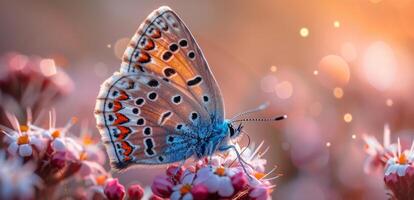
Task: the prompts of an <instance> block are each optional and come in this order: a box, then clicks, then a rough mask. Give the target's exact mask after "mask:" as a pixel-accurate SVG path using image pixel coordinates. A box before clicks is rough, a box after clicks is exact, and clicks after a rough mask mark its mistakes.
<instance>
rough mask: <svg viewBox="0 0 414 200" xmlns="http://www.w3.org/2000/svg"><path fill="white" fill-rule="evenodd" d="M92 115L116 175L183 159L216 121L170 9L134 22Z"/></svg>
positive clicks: (219, 115) (213, 93) (189, 42)
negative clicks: (130, 168)
mask: <svg viewBox="0 0 414 200" xmlns="http://www.w3.org/2000/svg"><path fill="white" fill-rule="evenodd" d="M95 115H96V119H97V126H98V128H99V130H100V132H101V135H102V140H103V141H104V143H105V144H106V148H107V152H108V154H109V157H110V159H111V163H112V166H114V167H115V168H118V169H125V168H127V167H128V166H130V165H133V164H165V163H172V162H177V161H181V160H185V159H187V158H188V157H190V156H191V155H193V154H194V148H195V146H196V145H197V142H199V141H200V140H199V138H203V137H206V135H207V134H210V133H211V129H213V127H214V125H215V124H222V123H223V120H224V119H223V105H222V99H221V95H220V91H219V88H218V86H217V83H216V81H215V79H214V77H213V75H212V74H211V71H210V69H209V67H208V65H207V62H206V61H205V58H204V56H203V54H202V52H201V50H200V49H199V47H198V45H197V43H196V42H195V40H194V39H193V37H192V35H191V33H190V32H189V30H188V29H187V28H186V26H185V25H184V23H183V22H182V21H181V20H180V18H179V17H178V16H177V15H176V14H175V13H174V12H173V11H172V10H171V9H170V8H168V7H160V8H159V9H157V10H155V11H153V12H152V13H151V14H150V15H149V16H148V17H147V19H146V20H145V21H144V23H143V24H141V26H140V27H139V29H138V31H137V33H136V34H135V35H134V36H133V37H132V39H131V42H130V44H129V45H128V47H127V49H126V51H125V53H124V56H123V60H122V64H121V69H120V72H115V74H114V75H113V76H112V77H110V78H109V79H108V80H106V81H105V82H104V83H103V84H102V86H101V90H100V93H99V95H98V98H97V103H96V107H95Z"/></svg>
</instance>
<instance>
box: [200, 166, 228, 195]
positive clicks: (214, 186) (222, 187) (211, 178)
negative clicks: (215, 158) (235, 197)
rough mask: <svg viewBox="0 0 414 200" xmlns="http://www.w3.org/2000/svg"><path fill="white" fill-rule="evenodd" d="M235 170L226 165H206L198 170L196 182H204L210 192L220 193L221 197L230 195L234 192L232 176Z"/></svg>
mask: <svg viewBox="0 0 414 200" xmlns="http://www.w3.org/2000/svg"><path fill="white" fill-rule="evenodd" d="M233 175H234V172H233V171H232V170H231V169H230V168H226V167H222V166H219V167H211V168H210V167H204V168H202V169H200V170H198V172H197V178H196V179H195V180H194V184H200V183H201V184H203V185H205V186H206V187H207V189H208V191H209V192H210V193H216V192H217V193H218V194H219V195H220V196H221V197H229V196H231V195H232V194H233V193H234V187H233V185H232V181H231V176H233Z"/></svg>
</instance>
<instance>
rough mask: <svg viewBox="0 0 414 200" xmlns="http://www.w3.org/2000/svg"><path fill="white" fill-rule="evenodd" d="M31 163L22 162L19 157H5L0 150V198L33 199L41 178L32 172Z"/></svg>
mask: <svg viewBox="0 0 414 200" xmlns="http://www.w3.org/2000/svg"><path fill="white" fill-rule="evenodd" d="M34 171H35V165H33V163H27V164H23V162H22V159H21V158H19V157H14V158H9V159H7V158H6V154H5V153H4V152H3V151H0V199H34V198H35V196H36V193H35V191H36V189H40V188H41V187H42V180H41V179H40V178H39V177H38V176H37V175H36V174H35V173H34Z"/></svg>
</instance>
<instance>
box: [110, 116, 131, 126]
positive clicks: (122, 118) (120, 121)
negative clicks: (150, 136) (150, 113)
mask: <svg viewBox="0 0 414 200" xmlns="http://www.w3.org/2000/svg"><path fill="white" fill-rule="evenodd" d="M115 116H116V120H115V121H114V123H113V125H119V124H124V123H127V122H129V118H128V117H126V116H125V115H123V114H121V113H115Z"/></svg>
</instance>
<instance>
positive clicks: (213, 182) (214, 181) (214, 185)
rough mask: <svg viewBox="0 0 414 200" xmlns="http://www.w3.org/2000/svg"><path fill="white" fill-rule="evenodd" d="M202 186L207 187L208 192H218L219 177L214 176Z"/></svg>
mask: <svg viewBox="0 0 414 200" xmlns="http://www.w3.org/2000/svg"><path fill="white" fill-rule="evenodd" d="M202 184H203V185H204V186H206V187H207V189H208V192H210V193H214V192H217V190H218V187H219V177H218V176H217V175H215V174H212V175H211V176H209V177H208V178H207V179H206V180H205V181H203V182H202Z"/></svg>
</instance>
